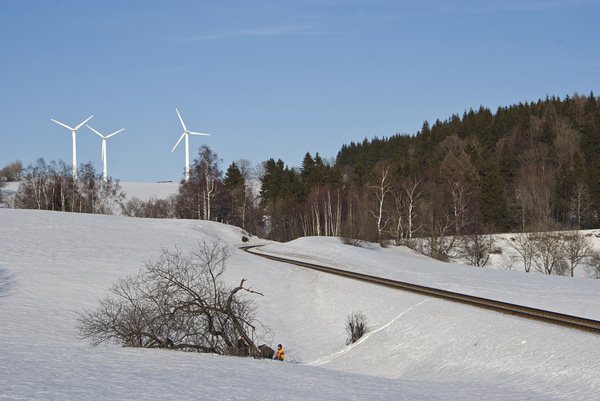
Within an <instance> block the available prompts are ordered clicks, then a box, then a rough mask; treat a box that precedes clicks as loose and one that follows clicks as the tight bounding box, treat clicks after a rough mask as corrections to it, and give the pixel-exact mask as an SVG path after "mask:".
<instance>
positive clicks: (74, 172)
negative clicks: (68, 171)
mask: <svg viewBox="0 0 600 401" xmlns="http://www.w3.org/2000/svg"><path fill="white" fill-rule="evenodd" d="M92 117H94V116H93V115H91V116H89V117H88V118H87V120H85V121H84V122H82V123H81V124H79V125H78V126H77V127H75V128H73V127H69V126H68V125H66V124H63V123H59V122H58V121H56V120H53V119H50V120H51V121H54V122H55V123H57V124H58V125H62V126H63V127H65V128H68V129H70V130H71V133H72V134H73V179H74V180H76V179H77V146H76V140H75V135H76V134H77V130H78V129H79V127H81V126H82V125H83V124H85V123H87V122H88V121H89V120H90V118H92Z"/></svg>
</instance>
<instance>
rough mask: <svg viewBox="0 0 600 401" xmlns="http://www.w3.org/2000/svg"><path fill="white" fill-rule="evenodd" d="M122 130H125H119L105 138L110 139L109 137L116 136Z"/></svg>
mask: <svg viewBox="0 0 600 401" xmlns="http://www.w3.org/2000/svg"><path fill="white" fill-rule="evenodd" d="M124 129H125V128H121V129H120V130H118V131H116V132H113V133H112V134H110V135H108V136H107V138H110V137H111V136H113V135H116V134H118V133H119V132H121V131H123V130H124Z"/></svg>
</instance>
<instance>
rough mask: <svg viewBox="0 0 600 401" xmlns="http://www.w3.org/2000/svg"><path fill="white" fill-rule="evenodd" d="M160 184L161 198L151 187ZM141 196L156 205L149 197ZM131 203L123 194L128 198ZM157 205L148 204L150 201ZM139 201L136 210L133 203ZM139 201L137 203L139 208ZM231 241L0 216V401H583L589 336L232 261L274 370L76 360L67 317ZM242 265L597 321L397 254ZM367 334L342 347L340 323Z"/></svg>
mask: <svg viewBox="0 0 600 401" xmlns="http://www.w3.org/2000/svg"><path fill="white" fill-rule="evenodd" d="M161 185H162V184H161ZM150 192H152V193H155V192H156V191H154V190H151V191H150ZM135 196H138V195H137V194H136V195H135ZM157 196H158V195H157ZM138 197H139V196H138ZM140 198H142V197H140ZM242 235H243V232H242V230H241V229H240V228H237V227H232V226H228V225H224V224H219V223H215V222H207V221H191V220H154V219H135V218H128V217H124V216H105V215H86V214H75V213H60V212H47V211H33V210H14V209H0V322H1V326H0V328H1V329H0V349H1V351H0V399H9V400H162V399H177V400H192V399H194V400H197V399H210V400H214V399H219V400H221V399H226V400H244V399H248V400H255V399H263V400H275V399H291V400H365V399H369V400H391V399H393V400H482V399H485V400H594V399H599V396H598V391H599V390H600V375H598V372H600V336H597V335H592V334H589V333H584V332H579V331H574V330H569V329H566V328H559V327H554V326H551V325H548V324H545V323H542V322H536V321H530V320H526V319H522V318H517V317H514V316H510V315H504V314H499V313H495V312H491V311H487V310H481V309H476V308H473V307H469V306H466V305H460V304H455V303H451V302H445V301H442V300H439V299H435V298H428V297H425V296H421V295H417V294H412V293H408V292H402V291H397V290H392V289H389V288H385V287H379V286H376V285H372V284H364V283H360V282H357V281H355V280H348V279H344V278H341V277H337V276H333V275H327V274H323V273H319V272H316V271H312V270H306V269H303V268H300V267H298V266H293V265H288V264H282V263H278V262H275V261H271V260H266V259H264V258H260V257H258V256H255V255H251V254H249V253H246V252H243V251H241V250H239V249H236V250H235V251H234V253H233V256H232V257H231V259H230V261H229V265H228V270H227V279H228V280H229V281H230V283H231V284H232V285H233V284H238V283H239V281H240V280H241V278H246V279H247V280H248V281H247V284H248V285H249V286H251V288H252V289H253V290H256V291H259V292H261V293H263V294H264V297H257V298H255V299H256V301H257V304H258V308H259V309H258V312H259V320H260V321H262V322H263V323H264V324H265V325H267V326H268V327H269V328H270V329H271V333H272V334H271V335H270V337H268V338H267V342H269V343H270V344H271V345H275V344H278V343H282V344H283V346H284V349H285V351H286V359H287V360H288V361H289V362H296V363H286V362H284V363H281V362H277V361H269V360H260V361H259V360H254V359H247V358H235V357H222V356H215V355H204V354H196V353H183V352H176V351H167V350H149V349H131V348H120V347H115V346H106V347H104V346H101V347H92V346H90V345H89V342H88V341H86V340H81V339H79V338H78V335H77V325H78V322H77V319H78V313H80V312H81V311H82V310H83V309H84V308H93V307H95V306H96V303H97V299H99V298H102V297H104V296H105V295H106V294H107V292H108V289H109V288H110V286H111V284H112V283H114V282H115V281H116V280H118V279H119V278H121V277H124V276H126V275H127V274H130V273H134V272H136V271H137V270H138V269H140V268H141V267H142V266H143V264H144V262H146V261H148V260H149V259H152V258H154V257H157V256H158V255H159V254H160V251H161V247H168V248H170V249H174V247H177V248H179V249H181V250H184V251H187V250H192V249H193V248H194V247H195V245H196V244H197V243H198V241H202V240H211V239H217V238H218V239H220V240H222V241H224V242H226V243H228V244H229V245H230V246H231V247H232V248H234V249H235V248H237V247H239V246H241V245H242V241H241V237H242ZM250 244H252V245H260V244H263V245H264V246H262V247H260V248H257V251H259V252H264V253H272V254H278V255H285V256H287V257H290V258H294V259H300V260H306V261H309V262H313V263H315V262H317V263H323V264H326V265H331V266H334V267H338V268H344V269H349V270H355V271H360V272H364V273H368V274H374V275H380V276H385V277H389V278H393V279H396V280H401V281H407V282H411V283H415V284H421V285H430V286H434V287H437V288H442V289H446V290H451V291H457V292H465V293H468V294H472V295H477V296H486V297H492V298H494V299H499V300H502V301H506V302H512V303H519V304H525V305H528V306H534V307H539V308H543V309H550V310H554V311H559V312H562V313H572V314H577V315H581V316H584V317H589V318H593V319H600V312H599V311H598V308H597V305H599V302H600V281H598V280H591V279H581V278H568V277H554V276H545V275H542V274H534V273H530V274H526V273H523V272H519V271H506V270H499V269H490V268H476V267H470V266H464V265H457V264H448V263H440V262H436V261H433V260H430V259H428V258H426V257H424V256H422V255H418V254H416V253H414V252H413V251H411V250H409V249H406V248H402V247H389V248H385V249H383V248H381V247H379V246H378V245H374V244H363V245H361V246H360V247H352V246H348V245H343V244H341V243H340V241H339V240H338V239H337V238H323V237H308V238H301V239H298V240H296V241H292V242H289V243H285V244H281V243H273V242H267V241H261V240H259V239H257V238H256V237H252V238H251V239H250ZM352 312H362V313H363V314H364V315H365V316H366V317H367V320H368V325H369V328H370V331H369V332H368V333H367V334H366V335H365V336H364V337H363V338H362V339H361V340H360V341H358V342H357V343H355V344H353V345H350V346H347V345H346V337H347V336H346V333H345V328H344V322H345V320H346V317H347V316H348V315H349V314H350V313H352Z"/></svg>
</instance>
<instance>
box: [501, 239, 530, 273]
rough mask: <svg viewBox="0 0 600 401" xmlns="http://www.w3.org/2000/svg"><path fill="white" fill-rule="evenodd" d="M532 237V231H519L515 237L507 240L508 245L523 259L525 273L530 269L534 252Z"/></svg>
mask: <svg viewBox="0 0 600 401" xmlns="http://www.w3.org/2000/svg"><path fill="white" fill-rule="evenodd" d="M533 237H534V234H533V233H519V234H517V236H516V237H515V238H511V239H510V240H509V241H508V245H509V247H510V248H512V249H514V250H515V251H516V252H517V253H518V254H519V255H520V257H521V260H522V261H523V268H524V269H525V272H527V273H529V272H530V271H531V265H532V263H533V255H534V253H535V246H534V243H533Z"/></svg>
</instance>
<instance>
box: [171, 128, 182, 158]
mask: <svg viewBox="0 0 600 401" xmlns="http://www.w3.org/2000/svg"><path fill="white" fill-rule="evenodd" d="M184 136H185V132H184V133H183V134H181V136H180V137H179V140H178V141H177V143H176V144H175V146H173V149H171V153H173V151H174V150H175V148H176V147H177V145H179V142H181V140H182V139H183V137H184Z"/></svg>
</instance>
